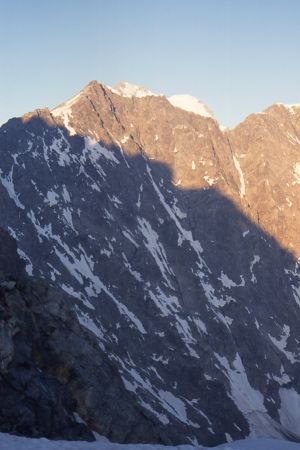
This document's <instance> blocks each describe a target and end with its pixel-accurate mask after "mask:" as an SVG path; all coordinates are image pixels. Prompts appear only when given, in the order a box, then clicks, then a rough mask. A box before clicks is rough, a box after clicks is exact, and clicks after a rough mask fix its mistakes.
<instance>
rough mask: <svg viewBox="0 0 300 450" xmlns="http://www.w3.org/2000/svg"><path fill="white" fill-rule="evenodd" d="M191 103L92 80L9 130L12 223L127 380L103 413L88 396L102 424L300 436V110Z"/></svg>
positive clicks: (219, 438)
mask: <svg viewBox="0 0 300 450" xmlns="http://www.w3.org/2000/svg"><path fill="white" fill-rule="evenodd" d="M176 97H177V98H176V100H175V102H174V99H173V102H172V101H171V100H170V98H169V99H168V98H166V97H164V96H163V95H156V94H153V93H152V92H150V91H148V90H147V89H145V88H143V87H139V86H131V85H129V84H128V83H122V84H121V85H119V86H117V88H115V89H113V88H109V87H106V86H103V85H101V84H98V83H97V82H91V83H90V84H89V85H88V86H86V87H85V88H84V89H83V90H82V91H81V92H80V93H79V94H77V95H76V96H75V97H73V98H72V99H71V100H69V101H67V102H66V103H64V104H62V105H60V106H58V107H57V108H55V109H54V110H52V111H49V110H47V109H45V110H37V111H35V112H34V113H30V114H28V115H26V116H24V117H22V118H21V119H12V120H10V121H9V122H8V123H7V124H5V125H3V126H2V128H1V129H0V151H1V160H0V177H1V184H0V201H1V208H0V211H1V212H0V226H1V227H3V228H4V229H6V230H7V231H8V232H9V233H10V235H11V236H12V237H14V239H15V240H16V242H17V246H18V253H19V255H20V257H21V258H22V259H23V261H24V264H25V266H26V271H27V274H28V275H30V276H31V275H33V276H35V277H39V278H44V279H45V280H46V282H47V283H49V284H51V285H53V286H54V287H55V288H58V289H60V290H62V291H65V293H67V294H68V295H70V296H72V297H73V304H70V305H71V306H69V308H70V310H72V311H75V312H76V315H77V317H78V320H79V321H80V324H81V326H83V327H85V328H87V329H88V330H90V332H91V333H93V335H94V337H95V342H97V348H98V351H99V355H100V354H101V355H105V358H107V361H109V364H112V365H113V367H114V370H115V373H116V374H117V376H118V377H119V378H120V380H121V382H120V385H119V384H117V386H118V389H117V388H115V387H114V386H115V385H114V384H112V387H111V397H110V398H114V395H115V397H118V398H121V399H122V407H120V405H119V403H118V399H116V400H115V404H114V405H113V406H111V407H110V408H109V410H108V411H107V410H105V411H104V410H101V408H99V405H100V404H101V401H102V400H101V398H102V397H101V396H102V395H103V394H102V393H101V392H103V390H102V391H101V390H100V392H99V391H97V389H96V387H95V386H94V385H93V383H92V386H91V388H90V389H85V390H83V394H82V396H81V397H78V398H77V397H76V399H77V400H76V401H77V402H79V398H80V407H78V411H79V412H80V415H81V416H83V417H84V420H85V421H86V422H87V424H88V425H89V426H90V427H91V428H92V429H93V430H96V431H98V432H100V433H102V434H105V435H106V436H109V437H110V438H112V439H113V440H117V441H119V442H161V443H173V444H180V443H201V444H206V445H214V444H218V443H221V442H225V441H226V440H230V439H240V438H243V437H246V436H249V435H250V436H270V437H290V438H294V439H299V430H298V427H297V423H298V411H297V410H294V409H293V408H292V406H291V405H293V404H297V402H298V401H299V394H298V392H299V393H300V382H299V377H297V373H298V371H299V358H300V356H299V339H300V333H299V307H300V290H299V268H298V264H297V257H298V254H299V250H300V246H299V242H298V240H299V236H298V233H297V223H298V222H299V221H298V214H299V211H300V208H299V205H298V201H299V200H298V198H297V197H298V196H297V193H298V189H299V183H300V160H299V162H298V160H297V158H298V146H299V143H300V138H299V140H298V137H297V130H299V136H300V129H299V118H300V112H299V111H300V109H298V107H297V106H293V107H287V106H284V105H275V106H273V107H271V108H269V109H268V110H266V111H265V112H263V113H260V114H255V115H252V116H250V117H249V118H248V119H246V121H245V122H243V123H242V124H241V125H239V126H238V127H236V128H235V129H234V130H226V131H222V129H221V128H220V126H219V124H218V123H217V121H216V120H215V119H214V118H213V116H212V114H211V112H210V111H209V110H208V109H207V107H205V105H203V104H201V103H199V102H198V101H197V100H196V99H192V100H191V98H188V96H184V97H185V98H184V99H183V98H180V101H179V100H178V96H176ZM171 99H172V98H171ZM174 103H176V104H174ZM68 305H69V303H68ZM86 364H87V365H88V362H87V363H86ZM78 365H80V360H79V361H78ZM88 370H90V369H88ZM99 378H100V379H99V383H100V384H101V377H99ZM84 380H85V381H84V382H86V383H88V379H84ZM120 386H121V387H120ZM72 395H75V394H72ZM91 398H92V399H93V401H92V402H91V401H90V400H91ZM110 403H112V402H110ZM124 404H128V405H130V408H128V410H127V409H126V407H123V405H124ZM101 411H102V412H101ZM125 419H126V420H125ZM122 421H125V422H124V423H125V424H126V426H124V427H121V428H122V429H118V431H116V423H117V422H118V423H120V422H122Z"/></svg>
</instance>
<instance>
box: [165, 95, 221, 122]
mask: <svg viewBox="0 0 300 450" xmlns="http://www.w3.org/2000/svg"><path fill="white" fill-rule="evenodd" d="M167 100H168V101H169V102H170V103H171V105H173V106H175V107H176V108H180V109H183V110H184V111H188V112H192V113H194V114H198V115H199V116H203V117H212V118H214V115H213V112H212V111H211V110H210V109H209V108H208V107H207V106H206V105H205V104H204V103H202V102H200V100H198V99H197V98H195V97H193V96H192V95H172V96H171V97H168V98H167Z"/></svg>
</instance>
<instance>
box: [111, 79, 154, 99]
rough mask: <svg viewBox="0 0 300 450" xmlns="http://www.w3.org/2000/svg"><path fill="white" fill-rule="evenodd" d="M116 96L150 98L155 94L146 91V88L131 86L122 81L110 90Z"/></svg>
mask: <svg viewBox="0 0 300 450" xmlns="http://www.w3.org/2000/svg"><path fill="white" fill-rule="evenodd" d="M109 89H110V90H111V91H112V92H114V93H115V94H119V95H122V96H123V97H139V98H141V97H148V96H155V97H157V96H158V95H157V94H154V93H153V92H151V91H149V90H148V89H146V88H145V87H144V86H140V85H137V84H131V83H128V82H127V81H120V82H119V83H118V84H117V85H116V86H115V87H114V88H109Z"/></svg>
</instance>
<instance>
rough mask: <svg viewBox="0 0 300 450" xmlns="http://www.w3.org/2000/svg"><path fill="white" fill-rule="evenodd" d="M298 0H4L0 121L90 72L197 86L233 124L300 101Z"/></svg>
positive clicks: (62, 94)
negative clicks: (281, 104) (273, 106)
mask: <svg viewBox="0 0 300 450" xmlns="http://www.w3.org/2000/svg"><path fill="white" fill-rule="evenodd" d="M299 51H300V0H0V57H1V59H0V61H1V66H0V123H2V122H4V121H6V120H7V119H8V118H10V117H12V116H16V115H20V114H22V113H24V112H26V111H29V110H32V109H35V108H36V107H43V106H49V107H50V108H51V107H54V106H55V105H56V104H58V103H61V102H62V101H64V100H66V99H67V98H68V97H70V96H72V95H73V94H75V93H76V92H78V91H79V90H80V89H81V88H82V87H83V86H84V85H86V84H87V83H88V82H89V81H90V80H93V79H96V80H98V81H100V82H103V83H104V84H109V85H114V84H116V83H117V82H118V81H119V80H126V81H130V82H132V83H136V84H142V85H145V86H146V87H148V88H149V89H151V90H152V91H154V92H158V93H165V94H168V95H171V94H191V95H194V96H195V97H197V98H199V99H200V100H202V101H204V102H205V103H207V104H208V106H209V107H210V108H211V109H213V111H214V112H215V115H216V117H217V119H218V120H219V122H220V123H222V124H224V125H229V126H232V125H234V124H237V123H238V122H239V121H241V120H242V119H243V118H244V117H245V116H247V115H248V114H250V113H251V112H254V111H259V110H262V109H263V108H265V107H267V106H269V105H270V104H272V103H274V102H284V103H300V57H299Z"/></svg>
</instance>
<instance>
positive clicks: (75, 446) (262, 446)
mask: <svg viewBox="0 0 300 450" xmlns="http://www.w3.org/2000/svg"><path fill="white" fill-rule="evenodd" d="M205 448H208V447H202V446H201V447H199V446H198V447H193V446H191V445H181V446H178V447H171V446H161V445H145V444H144V445H142V444H135V445H133V444H127V445H126V444H123V445H122V444H113V443H111V442H109V441H108V440H107V439H105V438H102V437H101V436H99V437H98V440H97V442H92V443H91V442H82V441H81V442H68V441H49V440H47V439H29V438H23V437H17V436H11V435H8V434H4V433H0V450H195V449H199V450H201V449H203V450H204V449H205ZM209 448H211V449H216V450H217V449H219V450H221V449H222V450H299V449H300V444H295V443H291V442H287V441H277V440H274V439H251V440H250V439H249V440H244V441H237V442H234V443H231V444H225V445H220V446H217V447H209Z"/></svg>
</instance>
